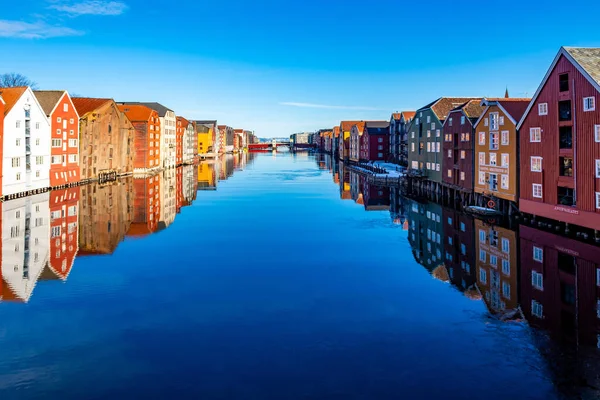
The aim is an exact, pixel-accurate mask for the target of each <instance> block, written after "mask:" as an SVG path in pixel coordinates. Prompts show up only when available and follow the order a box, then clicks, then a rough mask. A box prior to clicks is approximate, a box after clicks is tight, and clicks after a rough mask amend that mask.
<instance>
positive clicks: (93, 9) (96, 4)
mask: <svg viewBox="0 0 600 400" xmlns="http://www.w3.org/2000/svg"><path fill="white" fill-rule="evenodd" d="M49 8H51V9H53V10H57V11H62V12H65V13H67V14H69V15H70V16H72V17H78V16H80V15H121V14H123V13H124V12H125V11H126V10H127V8H128V7H127V4H125V3H123V2H120V1H104V0H87V1H81V2H78V3H73V2H65V1H61V0H59V1H55V4H52V5H51V6H50V7H49Z"/></svg>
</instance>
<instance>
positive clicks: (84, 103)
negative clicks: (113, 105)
mask: <svg viewBox="0 0 600 400" xmlns="http://www.w3.org/2000/svg"><path fill="white" fill-rule="evenodd" d="M71 101H73V105H74V106H75V110H77V114H79V117H83V116H84V115H85V114H87V113H89V112H92V111H94V110H97V109H98V108H100V107H102V106H103V105H105V104H106V103H107V102H109V101H113V100H112V99H94V98H91V97H72V98H71Z"/></svg>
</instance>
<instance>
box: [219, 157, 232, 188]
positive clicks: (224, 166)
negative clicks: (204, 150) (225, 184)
mask: <svg viewBox="0 0 600 400" xmlns="http://www.w3.org/2000/svg"><path fill="white" fill-rule="evenodd" d="M231 175H233V154H224V155H222V156H220V157H219V180H220V181H225V180H227V179H228V178H229V177H230V176H231Z"/></svg>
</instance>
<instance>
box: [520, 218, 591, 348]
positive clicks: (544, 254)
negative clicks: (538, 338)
mask: <svg viewBox="0 0 600 400" xmlns="http://www.w3.org/2000/svg"><path fill="white" fill-rule="evenodd" d="M520 238H521V239H520V240H521V248H520V250H521V251H520V264H521V277H520V278H521V308H522V310H523V313H524V314H525V316H526V317H527V319H528V320H529V321H530V323H531V324H532V325H534V326H538V327H541V328H544V329H547V330H549V331H550V333H551V335H552V336H555V337H557V338H559V339H563V340H566V341H569V342H573V343H576V344H585V345H592V346H596V345H597V344H599V345H600V341H599V340H598V339H599V338H600V336H598V333H599V332H600V319H599V316H600V288H599V286H598V284H599V283H600V247H597V246H593V245H591V244H587V243H581V242H578V241H576V240H573V239H569V238H565V237H561V236H558V235H554V234H552V233H548V232H543V231H540V230H537V229H535V228H530V227H527V226H523V225H521V227H520Z"/></svg>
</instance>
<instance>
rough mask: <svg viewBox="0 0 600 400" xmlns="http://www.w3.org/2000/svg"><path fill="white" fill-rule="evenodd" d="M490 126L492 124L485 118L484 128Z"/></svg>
mask: <svg viewBox="0 0 600 400" xmlns="http://www.w3.org/2000/svg"><path fill="white" fill-rule="evenodd" d="M489 124H490V123H489V121H488V119H487V118H484V119H483V125H484V126H488V125H489Z"/></svg>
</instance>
